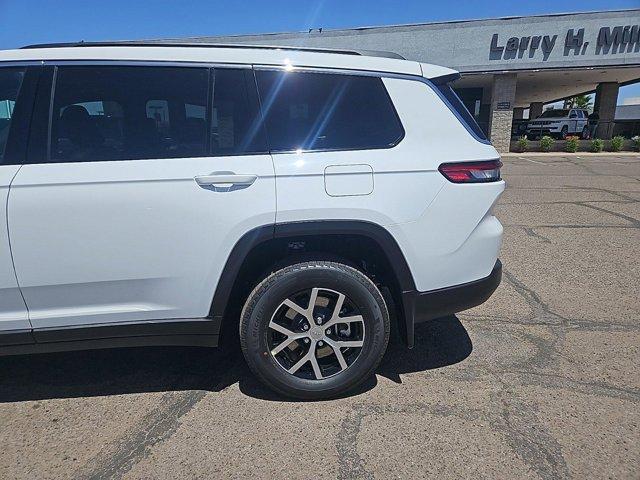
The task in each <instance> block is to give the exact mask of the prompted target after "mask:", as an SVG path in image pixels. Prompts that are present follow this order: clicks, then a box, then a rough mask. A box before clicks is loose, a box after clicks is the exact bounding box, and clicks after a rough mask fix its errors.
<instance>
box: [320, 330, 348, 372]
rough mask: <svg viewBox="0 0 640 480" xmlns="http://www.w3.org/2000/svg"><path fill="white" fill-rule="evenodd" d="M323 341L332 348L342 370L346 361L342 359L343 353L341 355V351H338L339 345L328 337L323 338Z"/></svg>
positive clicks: (345, 365) (345, 366)
mask: <svg viewBox="0 0 640 480" xmlns="http://www.w3.org/2000/svg"><path fill="white" fill-rule="evenodd" d="M325 342H327V343H328V344H329V346H330V347H331V348H332V349H333V353H334V354H335V356H336V358H337V359H338V363H339V364H340V368H341V369H342V370H344V369H345V368H347V366H348V365H347V362H346V360H345V359H344V355H342V352H341V351H340V347H339V346H338V345H336V344H335V343H334V342H333V341H332V340H329V339H328V338H325Z"/></svg>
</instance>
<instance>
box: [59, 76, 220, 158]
mask: <svg viewBox="0 0 640 480" xmlns="http://www.w3.org/2000/svg"><path fill="white" fill-rule="evenodd" d="M208 78H209V71H208V70H207V69H205V68H174V67H122V66H117V67H116V66H99V67H98V66H96V67H59V68H58V72H57V76H56V82H55V85H56V86H55V93H54V104H53V112H52V125H51V158H52V160H53V161H59V162H70V161H71V162H73V161H75V162H82V161H85V162H86V161H98V160H133V159H145V158H176V157H198V156H205V155H206V154H207V119H206V115H205V114H204V112H206V105H207V92H208V84H209V81H208Z"/></svg>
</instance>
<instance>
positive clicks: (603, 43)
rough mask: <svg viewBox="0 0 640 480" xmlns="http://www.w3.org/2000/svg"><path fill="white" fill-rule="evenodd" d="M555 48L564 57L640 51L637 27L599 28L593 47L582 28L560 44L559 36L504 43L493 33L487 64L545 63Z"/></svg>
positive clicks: (515, 39)
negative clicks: (523, 60) (519, 60)
mask: <svg viewBox="0 0 640 480" xmlns="http://www.w3.org/2000/svg"><path fill="white" fill-rule="evenodd" d="M555 48H562V49H563V50H562V55H563V56H565V57H566V56H569V55H585V54H587V53H589V54H595V55H609V54H616V53H625V52H637V51H638V50H639V49H640V25H620V26H615V27H601V28H600V30H599V31H598V36H597V37H596V42H595V45H593V44H591V43H590V42H589V41H585V34H584V28H577V29H573V28H570V29H568V30H567V32H566V34H565V35H564V38H563V39H562V40H560V41H558V35H531V36H527V37H510V38H508V39H506V40H503V39H501V38H500V36H499V35H498V34H497V33H494V34H493V36H492V37H491V45H490V47H489V60H511V59H515V58H525V57H526V58H531V59H532V58H540V57H542V60H543V61H547V60H548V59H549V56H550V55H551V53H552V52H553V50H554V49H555Z"/></svg>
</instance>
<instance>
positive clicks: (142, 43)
mask: <svg viewBox="0 0 640 480" xmlns="http://www.w3.org/2000/svg"><path fill="white" fill-rule="evenodd" d="M65 47H196V48H254V49H262V50H291V51H301V52H316V53H337V54H341V55H362V56H367V57H382V58H395V59H398V60H406V59H405V58H404V57H403V56H402V55H399V54H397V53H394V52H383V51H377V50H341V49H332V48H314V47H295V46H288V45H249V44H242V43H208V42H181V41H167V40H139V41H136V40H126V41H114V42H84V41H80V42H67V43H38V44H33V45H26V46H24V47H20V48H21V49H32V48H65Z"/></svg>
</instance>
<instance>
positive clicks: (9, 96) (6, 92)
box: [0, 67, 25, 161]
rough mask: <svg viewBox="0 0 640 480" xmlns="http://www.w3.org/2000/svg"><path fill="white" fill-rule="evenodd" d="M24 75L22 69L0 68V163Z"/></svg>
mask: <svg viewBox="0 0 640 480" xmlns="http://www.w3.org/2000/svg"><path fill="white" fill-rule="evenodd" d="M24 73H25V69H24V68H7V67H3V68H0V161H2V158H3V157H4V150H5V147H6V145H7V138H8V137H9V128H10V127H11V117H12V116H13V110H14V108H15V105H16V100H17V98H18V93H19V92H20V86H21V85H22V79H23V78H24Z"/></svg>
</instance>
